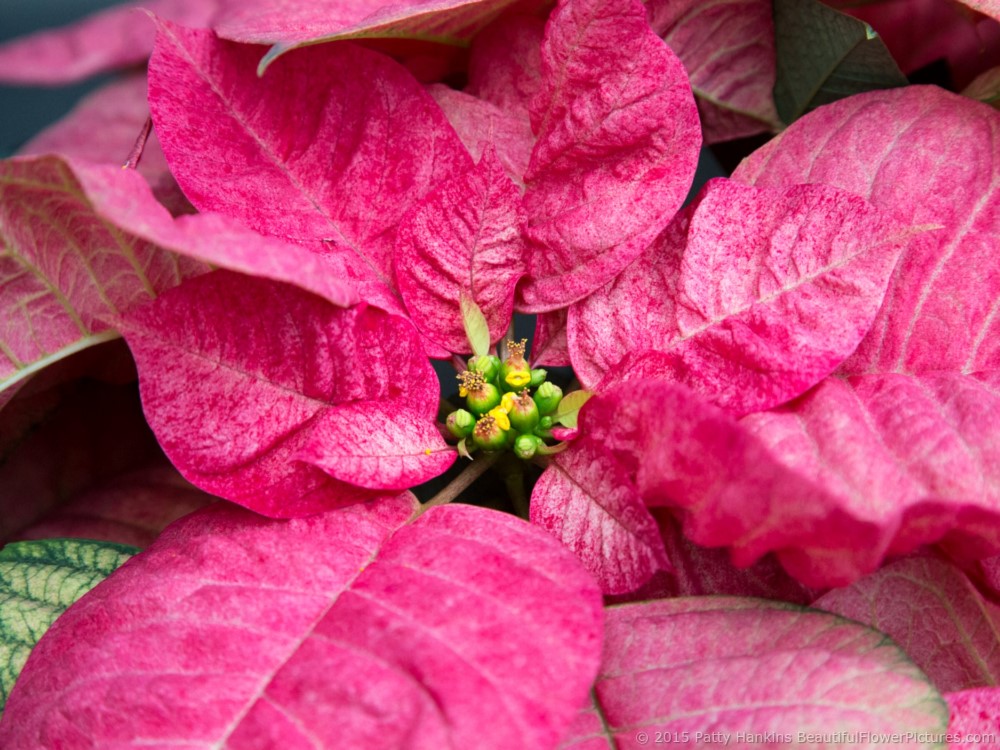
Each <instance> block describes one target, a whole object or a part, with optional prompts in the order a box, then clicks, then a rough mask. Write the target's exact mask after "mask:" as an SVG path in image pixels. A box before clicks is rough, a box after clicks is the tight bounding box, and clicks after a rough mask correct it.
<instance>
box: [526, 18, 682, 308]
mask: <svg viewBox="0 0 1000 750" xmlns="http://www.w3.org/2000/svg"><path fill="white" fill-rule="evenodd" d="M598 82H599V85H598ZM530 113H531V125H532V130H533V131H534V132H535V133H536V135H537V136H538V142H537V144H536V145H535V149H534V152H533V153H532V157H531V164H530V166H529V168H528V172H527V174H525V184H526V185H527V190H526V192H525V196H524V199H525V207H526V209H527V212H528V226H527V230H526V233H525V234H526V238H527V241H528V246H529V249H530V250H529V252H530V255H529V268H528V278H527V280H526V282H525V284H524V285H523V286H522V287H521V288H520V290H519V295H520V302H519V304H520V306H521V309H523V310H526V311H531V312H540V311H544V310H552V309H555V308H559V307H564V306H565V305H567V304H569V303H570V302H573V301H575V300H578V299H580V298H581V297H584V296H585V295H587V294H589V293H590V292H592V291H594V290H595V289H597V288H598V287H599V286H601V285H602V284H604V283H605V282H607V281H608V280H609V279H611V278H612V277H614V276H615V275H616V274H618V273H619V272H620V271H621V270H622V269H623V268H625V266H627V265H628V264H629V263H630V262H631V261H632V260H634V259H635V258H636V257H637V256H638V255H639V254H640V253H641V252H642V251H643V250H644V249H645V248H646V246H647V245H648V244H649V242H650V241H651V240H652V239H653V238H654V237H655V236H656V235H657V234H659V233H660V231H661V230H662V229H663V227H664V226H666V224H667V222H669V221H670V219H671V218H672V217H673V214H674V212H675V211H676V210H677V209H678V208H679V207H680V205H681V202H682V201H683V200H684V196H685V195H686V193H687V191H688V187H689V186H690V184H691V178H692V176H693V175H694V170H695V166H696V164H697V159H698V150H699V147H700V145H701V136H700V129H699V127H698V115H697V110H696V107H695V104H694V99H693V98H692V95H691V89H690V86H689V84H688V81H687V76H686V75H685V74H684V69H683V67H682V65H681V63H680V61H679V60H678V59H677V58H676V57H675V56H674V54H673V53H672V52H671V51H670V49H669V48H668V47H667V46H666V45H665V44H664V43H663V42H662V40H660V39H659V38H658V37H657V36H656V35H655V34H654V33H653V32H652V30H651V29H650V28H649V23H648V22H647V20H646V11H645V7H644V6H643V5H642V3H641V2H639V1H638V0H614V2H611V3H608V2H606V1H605V0H581V1H580V2H573V3H569V2H566V1H565V0H564V2H562V3H560V4H559V6H558V7H557V8H556V10H555V11H553V14H552V16H551V17H550V18H549V22H548V24H547V26H546V30H545V39H544V42H543V44H542V85H541V87H540V88H539V91H538V93H537V95H536V96H535V98H534V99H533V100H532V101H531V103H530Z"/></svg>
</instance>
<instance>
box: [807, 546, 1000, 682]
mask: <svg viewBox="0 0 1000 750" xmlns="http://www.w3.org/2000/svg"><path fill="white" fill-rule="evenodd" d="M812 606H813V607H815V608H816V609H822V610H825V611H827V612H832V613H834V614H837V615H840V616H841V617H846V618H847V619H849V620H855V621H857V622H860V623H862V624H864V625H868V626H869V627H871V628H875V629H876V630H879V631H881V632H883V633H885V634H886V635H888V636H889V637H890V638H892V639H893V640H894V641H895V642H896V643H898V644H899V646H900V648H902V649H903V650H904V651H906V654H907V656H909V657H910V658H911V659H913V661H914V662H915V663H916V665H917V666H918V667H920V668H921V669H922V670H923V671H924V673H925V674H926V675H927V676H928V677H929V678H930V679H931V682H933V683H934V685H935V687H937V689H938V690H940V691H941V692H942V693H944V692H951V691H954V690H964V689H966V688H975V687H985V686H990V685H996V684H997V683H998V682H1000V632H998V626H1000V620H997V619H996V618H997V615H998V614H1000V609H997V607H996V605H994V604H991V603H990V602H987V601H986V600H985V599H983V597H982V595H981V594H979V592H978V591H976V589H975V587H974V586H973V585H972V584H971V583H970V582H969V579H968V578H966V577H965V575H964V574H963V573H962V572H961V571H960V570H958V569H957V568H955V567H954V566H953V565H951V564H950V563H948V562H946V561H944V560H939V559H935V558H931V557H913V558H907V559H903V560H896V561H895V562H891V563H889V564H888V565H886V566H884V567H882V568H880V569H879V570H878V571H876V572H875V573H872V574H871V575H870V576H866V577H865V578H862V579H861V580H860V581H857V582H856V583H854V584H852V585H851V586H849V587H847V588H842V589H834V590H833V591H830V592H829V593H827V594H824V595H823V596H822V597H820V598H819V599H817V600H816V601H815V602H814V603H813V605H812Z"/></svg>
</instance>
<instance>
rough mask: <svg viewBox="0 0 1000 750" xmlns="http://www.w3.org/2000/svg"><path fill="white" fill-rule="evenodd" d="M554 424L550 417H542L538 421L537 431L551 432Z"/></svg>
mask: <svg viewBox="0 0 1000 750" xmlns="http://www.w3.org/2000/svg"><path fill="white" fill-rule="evenodd" d="M554 424H555V420H554V419H552V417H542V418H541V419H539V420H538V429H540V430H551V429H552V425H554Z"/></svg>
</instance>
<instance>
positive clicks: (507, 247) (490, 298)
mask: <svg viewBox="0 0 1000 750" xmlns="http://www.w3.org/2000/svg"><path fill="white" fill-rule="evenodd" d="M523 223H524V207H523V206H522V205H521V196H520V194H519V193H518V190H517V187H516V186H515V185H514V183H513V182H511V180H510V178H509V177H507V175H506V174H505V173H504V168H503V165H501V164H500V162H499V160H498V159H497V155H496V151H495V150H494V149H493V148H487V149H486V150H485V151H484V152H483V156H482V158H481V159H480V160H479V164H478V165H476V167H475V168H474V169H472V170H470V171H469V172H466V173H464V174H461V175H457V176H455V177H453V178H450V179H448V180H446V181H445V182H443V183H441V184H440V185H439V186H438V187H437V188H436V189H435V190H433V191H432V192H431V193H430V194H429V195H427V197H426V198H424V199H423V200H422V201H421V202H420V203H419V204H417V205H416V206H414V208H413V209H412V210H411V211H410V213H409V214H407V216H406V217H405V218H404V219H403V222H402V224H401V225H400V228H399V233H398V234H397V235H396V252H395V270H396V281H397V283H398V285H399V291H400V293H401V294H402V296H403V301H404V302H405V303H406V307H407V309H408V310H409V312H410V317H411V318H412V319H413V322H414V323H415V324H416V326H417V327H418V328H420V329H421V331H422V332H423V333H424V334H425V335H426V336H427V337H428V338H430V339H431V340H432V341H434V342H436V343H438V344H440V345H441V346H442V347H444V348H445V349H448V350H449V351H452V352H461V353H465V354H468V353H470V352H471V351H472V349H471V348H470V345H469V341H468V338H467V336H466V334H465V328H464V326H463V324H462V311H461V309H460V307H459V299H460V298H461V297H462V295H466V296H468V297H470V298H471V299H472V300H473V301H474V302H475V303H476V304H477V305H479V309H480V310H481V311H482V313H483V315H484V316H485V317H486V323H487V325H488V326H489V338H490V342H495V341H498V340H499V339H500V337H501V336H503V334H504V332H505V331H506V330H507V327H508V326H509V325H510V318H511V314H512V313H513V311H514V285H515V284H517V281H518V279H520V278H521V276H522V275H523V273H524V241H523V240H522V239H521V226H522V225H523Z"/></svg>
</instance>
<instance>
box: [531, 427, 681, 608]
mask: <svg viewBox="0 0 1000 750" xmlns="http://www.w3.org/2000/svg"><path fill="white" fill-rule="evenodd" d="M531 522H532V523H533V524H535V525H537V526H540V527H542V528H543V529H545V530H546V531H548V532H549V533H551V534H552V535H553V536H554V537H556V538H557V539H559V540H560V541H561V542H562V543H563V544H565V545H566V546H567V547H569V548H570V549H571V550H573V552H574V553H576V555H577V557H578V558H580V562H581V563H583V566H584V567H585V568H586V569H587V570H589V571H590V572H591V574H593V576H594V577H595V578H596V579H597V581H598V582H599V583H600V584H601V590H602V591H603V592H604V593H605V594H626V593H629V592H631V591H635V590H636V589H638V588H639V587H641V586H642V585H643V584H645V583H647V582H648V581H649V580H650V579H651V578H652V577H653V576H654V575H655V574H657V573H669V572H671V570H672V568H671V565H670V562H669V561H668V560H667V555H666V551H665V550H664V548H663V540H662V539H661V538H660V532H659V529H657V527H656V522H655V521H654V520H653V517H652V516H651V515H650V514H649V511H648V510H647V509H646V506H645V505H644V504H643V502H642V499H641V498H640V496H639V493H638V491H637V490H636V488H635V485H634V484H633V483H632V482H631V480H630V479H629V477H628V476H627V474H626V472H625V471H624V469H623V467H622V466H621V464H619V463H618V462H617V461H615V459H614V457H613V456H612V455H610V454H609V453H608V452H607V451H606V450H604V449H602V447H601V446H600V445H597V444H595V443H594V442H592V441H589V440H587V439H586V438H585V437H584V438H582V439H580V440H578V441H575V442H574V443H573V444H572V447H571V448H569V450H567V451H565V452H564V453H560V454H559V455H558V456H556V457H555V459H554V460H553V461H552V463H551V464H550V465H549V467H548V468H547V469H546V470H545V472H544V473H543V474H542V476H541V477H540V478H539V480H538V482H537V484H535V488H534V490H533V491H532V493H531Z"/></svg>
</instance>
